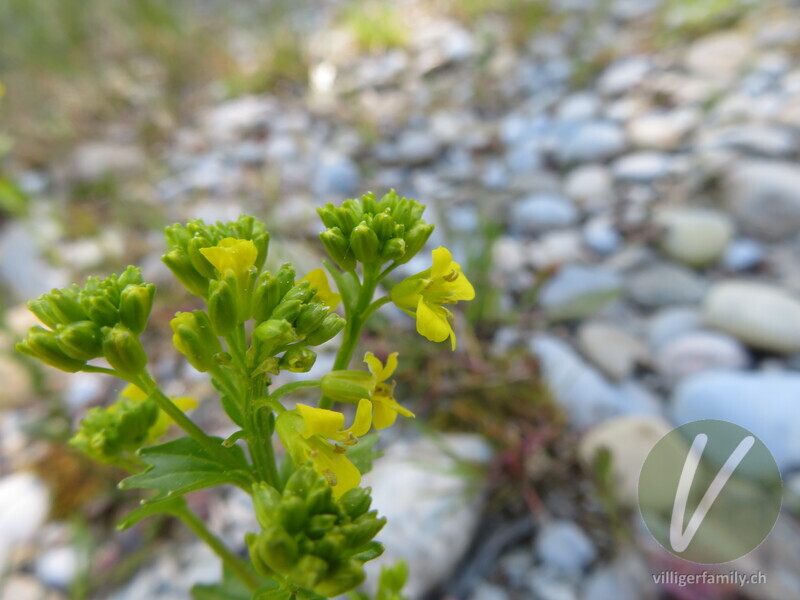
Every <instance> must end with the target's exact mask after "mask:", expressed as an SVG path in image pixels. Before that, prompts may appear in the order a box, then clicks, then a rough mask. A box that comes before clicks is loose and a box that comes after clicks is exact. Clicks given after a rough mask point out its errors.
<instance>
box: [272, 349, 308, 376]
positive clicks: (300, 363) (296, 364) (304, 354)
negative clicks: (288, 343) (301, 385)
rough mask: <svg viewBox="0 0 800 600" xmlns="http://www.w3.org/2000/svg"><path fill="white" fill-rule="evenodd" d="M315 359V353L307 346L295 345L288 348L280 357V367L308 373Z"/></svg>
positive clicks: (293, 371)
mask: <svg viewBox="0 0 800 600" xmlns="http://www.w3.org/2000/svg"><path fill="white" fill-rule="evenodd" d="M316 360H317V353H316V352H314V351H313V350H310V349H308V348H303V347H300V346H295V347H292V348H289V349H288V350H287V351H286V353H285V354H284V355H283V356H282V357H281V360H280V363H279V364H280V368H281V369H285V370H287V371H291V372H292V373H308V371H310V370H311V367H313V366H314V363H315V362H316Z"/></svg>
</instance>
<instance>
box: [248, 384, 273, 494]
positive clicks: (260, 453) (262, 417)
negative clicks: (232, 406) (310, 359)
mask: <svg viewBox="0 0 800 600" xmlns="http://www.w3.org/2000/svg"><path fill="white" fill-rule="evenodd" d="M263 387H264V377H263V375H259V376H257V377H254V378H252V379H251V380H250V382H249V384H248V388H247V394H246V395H245V416H244V429H245V435H246V439H247V447H248V448H249V449H250V456H251V457H252V458H253V466H254V467H255V470H256V475H257V476H258V477H259V479H260V480H261V481H266V482H267V483H269V484H270V485H272V486H273V487H275V488H276V489H278V488H279V477H278V466H277V464H276V461H275V448H274V447H273V446H272V430H273V427H272V421H271V419H272V412H267V411H266V410H265V406H264V404H262V403H261V402H259V401H258V399H257V397H256V391H257V390H258V392H260V390H261V388H263Z"/></svg>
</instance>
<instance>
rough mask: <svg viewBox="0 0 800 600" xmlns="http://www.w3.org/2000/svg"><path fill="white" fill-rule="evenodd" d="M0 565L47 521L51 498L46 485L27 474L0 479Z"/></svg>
mask: <svg viewBox="0 0 800 600" xmlns="http://www.w3.org/2000/svg"><path fill="white" fill-rule="evenodd" d="M0 506H2V507H3V509H2V510H0V565H3V564H5V561H6V558H7V556H8V554H9V552H10V551H11V550H12V549H13V548H14V546H16V545H17V544H23V543H27V542H29V541H30V540H31V539H32V538H33V536H34V534H35V533H36V532H37V531H38V530H39V528H40V527H41V526H42V525H43V524H44V522H45V520H46V519H47V514H48V512H49V511H50V497H49V493H48V491H47V487H46V486H45V484H44V483H43V482H42V481H41V480H40V479H39V478H38V477H36V476H34V475H31V474H29V473H12V474H11V475H6V476H5V477H2V478H0Z"/></svg>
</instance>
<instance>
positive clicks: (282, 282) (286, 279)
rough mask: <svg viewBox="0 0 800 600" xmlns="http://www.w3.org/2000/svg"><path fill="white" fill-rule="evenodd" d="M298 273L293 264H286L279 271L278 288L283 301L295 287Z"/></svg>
mask: <svg viewBox="0 0 800 600" xmlns="http://www.w3.org/2000/svg"><path fill="white" fill-rule="evenodd" d="M295 276H296V273H295V271H294V267H293V266H292V265H291V263H284V264H282V265H281V268H280V269H278V272H277V274H276V275H275V277H276V278H277V279H278V286H279V290H280V295H281V299H282V298H283V297H284V296H285V295H286V294H287V293H288V291H289V290H290V289H292V288H293V287H294V278H295Z"/></svg>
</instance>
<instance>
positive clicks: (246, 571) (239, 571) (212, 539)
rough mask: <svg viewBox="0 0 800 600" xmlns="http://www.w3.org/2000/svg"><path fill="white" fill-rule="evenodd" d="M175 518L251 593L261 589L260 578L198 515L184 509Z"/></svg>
mask: <svg viewBox="0 0 800 600" xmlns="http://www.w3.org/2000/svg"><path fill="white" fill-rule="evenodd" d="M175 516H176V517H178V518H179V519H180V520H181V521H183V523H184V524H185V525H186V526H187V527H188V528H189V529H191V530H192V533H194V534H195V535H196V536H197V537H199V538H200V539H201V540H203V541H204V542H205V543H206V544H207V545H208V546H209V547H210V548H211V549H212V550H213V551H214V553H215V554H216V555H217V556H219V557H220V559H221V560H222V562H223V564H224V565H225V566H226V567H228V569H229V570H230V571H231V572H232V573H233V574H234V575H236V577H238V578H239V579H240V580H241V581H242V583H244V584H245V585H246V586H247V587H248V588H249V589H250V590H251V591H253V592H254V591H256V590H257V589H258V588H260V587H261V583H260V582H259V581H258V577H256V574H255V573H253V571H252V570H251V569H250V567H249V565H248V564H247V563H246V562H245V561H243V560H242V559H241V558H239V557H238V556H236V555H235V554H234V553H233V552H231V551H230V549H229V548H228V547H227V546H226V545H225V544H224V543H223V542H222V540H220V539H219V538H218V537H217V536H216V535H214V534H213V533H211V531H210V530H209V529H208V527H206V524H205V523H204V522H203V521H202V520H201V519H200V518H199V517H198V516H197V515H196V514H194V513H193V512H192V511H190V510H189V509H188V508H185V507H184V508H182V509H180V510H178V511H176V512H175Z"/></svg>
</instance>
